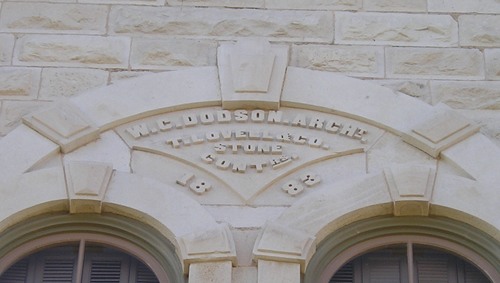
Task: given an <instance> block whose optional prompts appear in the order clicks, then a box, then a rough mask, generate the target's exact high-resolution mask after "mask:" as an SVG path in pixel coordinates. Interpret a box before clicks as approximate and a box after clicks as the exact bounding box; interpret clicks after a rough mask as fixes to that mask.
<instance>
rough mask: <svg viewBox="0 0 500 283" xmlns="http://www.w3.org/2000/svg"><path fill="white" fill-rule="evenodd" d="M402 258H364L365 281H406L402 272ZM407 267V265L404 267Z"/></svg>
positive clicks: (387, 282)
mask: <svg viewBox="0 0 500 283" xmlns="http://www.w3.org/2000/svg"><path fill="white" fill-rule="evenodd" d="M402 265H403V264H402V259H397V258H396V259H388V258H384V259H375V258H367V259H363V267H362V268H363V282H370V283H402V282H406V281H407V280H406V278H405V276H407V275H405V274H403V272H402ZM404 268H406V266H405V267H404Z"/></svg>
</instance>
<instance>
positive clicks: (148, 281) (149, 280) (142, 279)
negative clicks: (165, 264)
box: [135, 261, 159, 283]
mask: <svg viewBox="0 0 500 283" xmlns="http://www.w3.org/2000/svg"><path fill="white" fill-rule="evenodd" d="M135 282H136V283H159V282H158V279H157V278H156V275H155V274H154V273H153V271H151V269H149V267H147V266H146V265H144V264H143V263H142V262H139V261H138V262H137V275H136V280H135Z"/></svg>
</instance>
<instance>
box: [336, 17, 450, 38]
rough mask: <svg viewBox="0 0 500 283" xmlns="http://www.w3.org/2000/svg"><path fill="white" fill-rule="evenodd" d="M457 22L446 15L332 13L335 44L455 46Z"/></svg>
mask: <svg viewBox="0 0 500 283" xmlns="http://www.w3.org/2000/svg"><path fill="white" fill-rule="evenodd" d="M457 42H458V26H457V22H456V21H455V20H454V19H453V18H452V17H451V16H449V15H422V14H403V13H390V14H388V13H350V12H336V13H335V43H338V44H369V45H373V44H379V45H400V46H457Z"/></svg>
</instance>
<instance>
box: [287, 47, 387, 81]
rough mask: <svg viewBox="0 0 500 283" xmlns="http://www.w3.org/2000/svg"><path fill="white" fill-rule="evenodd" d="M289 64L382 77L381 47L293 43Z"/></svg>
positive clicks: (360, 75) (382, 55)
mask: <svg viewBox="0 0 500 283" xmlns="http://www.w3.org/2000/svg"><path fill="white" fill-rule="evenodd" d="M290 65H292V66H296V67H302V68H308V69H314V70H322V71H329V72H339V73H344V74H347V75H350V76H359V77H363V76H366V77H383V76H384V49H383V47H357V46H324V45H294V46H293V47H292V56H291V62H290Z"/></svg>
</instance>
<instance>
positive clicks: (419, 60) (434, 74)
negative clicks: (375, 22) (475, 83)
mask: <svg viewBox="0 0 500 283" xmlns="http://www.w3.org/2000/svg"><path fill="white" fill-rule="evenodd" d="M386 72H387V76H388V77H393V78H430V79H470V80H477V79H483V78H484V63H483V54H482V53H481V51H479V50H477V49H458V48H446V49H445V48H408V47H406V48H402V47H390V48H388V49H387V50H386Z"/></svg>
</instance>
